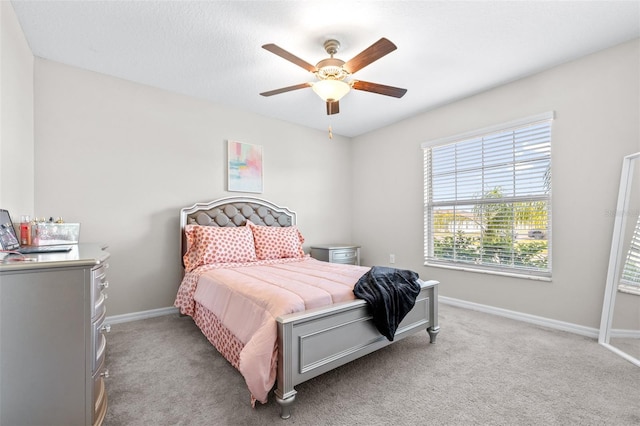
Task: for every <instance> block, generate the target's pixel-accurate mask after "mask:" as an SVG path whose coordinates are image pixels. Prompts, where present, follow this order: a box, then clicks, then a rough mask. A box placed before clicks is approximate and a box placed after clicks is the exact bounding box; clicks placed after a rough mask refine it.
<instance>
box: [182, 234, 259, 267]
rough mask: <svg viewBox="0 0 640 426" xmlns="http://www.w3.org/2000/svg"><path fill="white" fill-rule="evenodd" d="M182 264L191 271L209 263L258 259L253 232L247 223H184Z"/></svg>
mask: <svg viewBox="0 0 640 426" xmlns="http://www.w3.org/2000/svg"><path fill="white" fill-rule="evenodd" d="M185 235H186V237H187V252H186V253H185V254H184V256H183V261H184V267H185V270H186V271H187V272H190V271H192V270H194V269H195V268H197V267H198V266H200V265H209V264H211V263H241V262H254V261H256V260H257V258H256V251H255V247H254V245H253V233H252V232H251V229H249V228H248V227H246V226H239V227H217V226H200V225H187V226H186V227H185Z"/></svg>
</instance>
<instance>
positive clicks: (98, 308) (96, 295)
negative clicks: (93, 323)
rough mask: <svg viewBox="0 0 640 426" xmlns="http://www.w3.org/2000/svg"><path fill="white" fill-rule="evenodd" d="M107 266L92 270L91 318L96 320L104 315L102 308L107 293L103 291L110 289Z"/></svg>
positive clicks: (103, 265)
mask: <svg viewBox="0 0 640 426" xmlns="http://www.w3.org/2000/svg"><path fill="white" fill-rule="evenodd" d="M107 268H108V265H107V264H102V265H100V266H98V267H96V268H94V269H92V270H91V300H92V301H93V303H92V305H91V318H96V317H97V316H98V315H100V314H101V313H102V307H103V306H104V303H105V299H106V298H107V296H106V293H105V292H104V291H103V290H105V289H106V288H108V287H109V281H107Z"/></svg>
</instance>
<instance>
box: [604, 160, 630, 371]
mask: <svg viewBox="0 0 640 426" xmlns="http://www.w3.org/2000/svg"><path fill="white" fill-rule="evenodd" d="M639 161H640V152H637V153H635V154H632V155H628V156H626V157H624V159H623V162H622V174H621V177H620V191H619V192H618V204H617V207H616V211H615V212H612V214H615V222H614V227H613V238H612V242H611V254H610V257H609V271H608V273H607V284H606V289H605V294H604V304H603V306H602V319H601V321H600V333H599V336H598V343H600V344H601V345H603V346H605V347H606V348H608V349H610V350H611V351H613V352H615V353H617V354H618V355H620V356H622V357H623V358H625V359H626V360H628V361H629V362H632V363H633V364H635V365H637V366H639V367H640V164H638V162H639Z"/></svg>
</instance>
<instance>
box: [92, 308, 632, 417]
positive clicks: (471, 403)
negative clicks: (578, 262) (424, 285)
mask: <svg viewBox="0 0 640 426" xmlns="http://www.w3.org/2000/svg"><path fill="white" fill-rule="evenodd" d="M440 326H441V332H440V334H439V335H438V338H437V343H436V344H433V345H432V344H429V338H428V335H427V333H426V332H424V333H419V334H418V335H415V336H412V337H409V338H407V339H404V340H401V341H398V342H396V343H394V344H393V345H391V346H389V347H387V348H384V349H382V350H380V351H378V352H376V353H373V354H370V355H367V356H365V357H364V358H361V359H359V360H356V361H354V362H352V363H350V364H348V365H346V366H343V367H341V368H339V369H337V370H333V371H331V372H328V373H326V374H324V375H322V376H319V377H316V378H315V379H312V380H310V381H308V382H305V383H302V384H300V385H298V386H297V387H296V390H297V391H298V394H297V397H296V402H295V405H294V406H293V409H292V416H291V418H290V419H288V420H282V419H280V417H279V409H278V405H277V404H276V402H275V400H274V398H273V395H270V399H269V402H268V403H267V404H265V405H261V404H259V403H258V404H257V406H256V408H255V409H252V408H251V405H250V397H249V393H248V391H247V388H246V385H245V383H244V380H243V378H242V376H240V374H239V373H238V372H237V371H236V370H235V369H234V368H233V367H231V365H230V364H229V363H228V362H227V361H226V360H225V359H224V358H222V356H220V355H219V354H218V353H217V352H216V350H215V349H214V348H213V347H212V346H211V345H210V344H209V343H208V341H207V340H206V338H205V337H204V336H203V335H202V334H201V332H200V331H199V330H198V329H197V328H196V326H195V325H194V323H193V321H192V320H191V319H190V318H189V317H179V316H177V315H169V316H164V317H158V318H153V319H148V320H142V321H136V322H130V323H124V324H116V325H114V326H113V327H112V331H111V333H110V334H109V335H108V336H107V337H108V346H107V359H106V361H107V366H108V368H109V371H110V374H111V377H110V378H108V379H107V392H108V398H109V409H108V412H107V417H106V419H105V423H104V424H105V426H120V425H122V426H125V425H126V426H133V425H273V424H281V425H283V426H285V425H368V426H375V425H395V426H404V425H563V426H564V425H616V426H621V425H638V424H640V368H638V367H636V366H634V365H633V364H631V363H629V362H628V361H625V360H624V359H622V358H621V357H619V356H617V355H615V354H614V353H612V352H610V351H608V350H607V349H605V348H603V347H602V346H600V345H598V344H597V342H596V341H595V340H594V339H590V338H586V337H582V336H578V335H574V334H571V333H566V332H561V331H556V330H550V329H546V328H543V327H538V326H535V325H530V324H527V323H522V322H519V321H514V320H510V319H506V318H502V317H498V316H494V315H490V314H486V313H481V312H476V311H470V310H466V309H462V308H457V307H453V306H448V305H444V304H441V305H440Z"/></svg>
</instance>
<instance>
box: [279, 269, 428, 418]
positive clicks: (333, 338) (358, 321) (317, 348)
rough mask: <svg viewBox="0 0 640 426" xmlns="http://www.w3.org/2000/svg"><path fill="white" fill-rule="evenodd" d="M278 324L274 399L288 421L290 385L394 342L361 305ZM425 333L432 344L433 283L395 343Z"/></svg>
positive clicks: (355, 303)
mask: <svg viewBox="0 0 640 426" xmlns="http://www.w3.org/2000/svg"><path fill="white" fill-rule="evenodd" d="M277 323H278V377H277V389H276V392H275V393H276V400H277V402H278V403H279V404H280V407H281V414H280V415H281V417H282V418H283V419H286V418H289V416H290V414H291V413H290V408H291V404H292V403H293V401H294V400H295V394H296V391H295V389H294V388H293V387H294V386H295V385H297V384H299V383H302V382H304V381H306V380H309V379H311V378H313V377H315V376H318V375H320V374H322V373H325V372H327V371H330V370H332V369H334V368H336V367H339V366H341V365H344V364H346V363H348V362H350V361H353V360H354V359H357V358H360V357H361V356H364V355H366V354H368V353H371V352H373V351H376V350H378V349H380V348H382V347H384V346H387V345H389V344H391V343H393V342H390V341H388V340H387V338H386V337H384V336H383V335H382V334H380V333H379V332H378V330H377V329H376V327H375V325H373V321H372V317H371V314H370V312H369V308H368V306H367V304H366V302H365V301H364V300H360V299H359V300H355V301H351V302H345V303H338V304H335V305H332V306H330V307H327V308H319V309H313V310H309V311H305V312H302V313H295V314H290V315H284V316H282V317H278V318H277ZM424 329H427V331H428V332H429V335H430V341H431V343H435V338H436V334H437V333H438V331H439V326H438V282H437V281H421V291H420V294H419V295H418V297H417V299H416V303H415V306H414V307H413V309H412V310H411V311H410V312H409V313H408V314H407V316H406V317H405V318H404V319H403V320H402V322H401V323H400V325H399V327H398V329H397V330H396V334H395V338H394V342H395V341H398V340H400V339H402V338H404V337H406V336H409V335H411V334H414V333H416V332H418V331H421V330H424Z"/></svg>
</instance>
